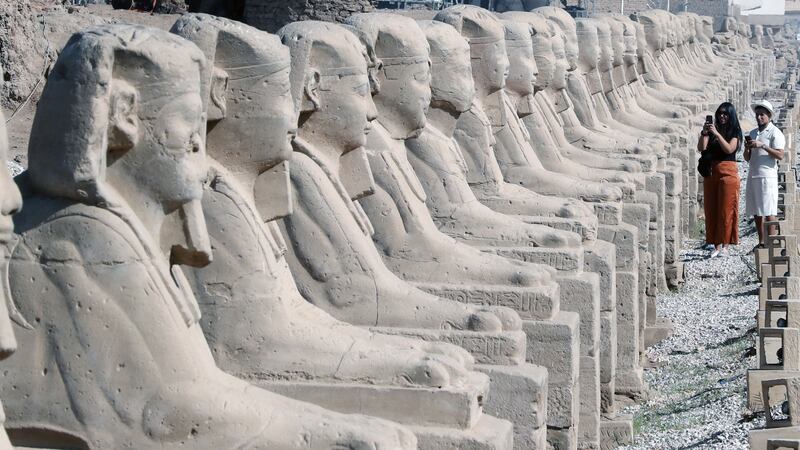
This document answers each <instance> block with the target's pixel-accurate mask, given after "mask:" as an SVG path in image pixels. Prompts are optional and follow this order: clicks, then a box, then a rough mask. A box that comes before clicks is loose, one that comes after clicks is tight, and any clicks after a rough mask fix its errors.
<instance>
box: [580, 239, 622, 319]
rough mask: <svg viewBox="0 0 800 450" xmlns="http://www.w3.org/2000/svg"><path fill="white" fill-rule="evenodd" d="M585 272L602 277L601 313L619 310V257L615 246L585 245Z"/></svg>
mask: <svg viewBox="0 0 800 450" xmlns="http://www.w3.org/2000/svg"><path fill="white" fill-rule="evenodd" d="M583 264H584V265H583V271H584V272H591V273H596V274H597V275H599V276H600V311H616V310H617V304H616V301H617V287H616V281H615V280H616V275H617V269H616V267H617V255H616V248H614V245H612V244H609V243H608V242H606V241H595V242H594V244H592V245H584V253H583Z"/></svg>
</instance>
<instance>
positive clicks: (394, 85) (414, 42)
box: [347, 13, 431, 139]
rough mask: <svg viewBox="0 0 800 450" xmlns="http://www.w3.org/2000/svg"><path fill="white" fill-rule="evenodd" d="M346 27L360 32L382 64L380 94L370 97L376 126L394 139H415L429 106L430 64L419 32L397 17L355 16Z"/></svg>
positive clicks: (379, 76)
mask: <svg viewBox="0 0 800 450" xmlns="http://www.w3.org/2000/svg"><path fill="white" fill-rule="evenodd" d="M347 23H348V24H349V25H351V26H353V27H355V28H357V29H358V30H360V31H361V33H362V38H363V39H364V40H366V41H368V42H369V45H370V46H372V47H373V48H374V50H375V56H376V57H377V58H378V59H379V60H380V61H381V67H380V69H379V70H378V71H377V82H378V83H379V85H380V91H379V92H378V93H376V94H375V95H374V96H373V100H374V102H375V106H376V107H377V109H378V122H380V123H381V125H383V126H384V127H385V128H386V129H387V130H388V131H389V133H390V134H391V136H392V137H393V138H395V139H407V138H409V137H413V136H415V135H417V134H418V133H419V132H420V131H422V129H423V128H425V123H426V118H425V115H426V114H427V112H428V107H429V106H430V102H431V89H430V79H431V67H430V66H431V62H430V54H429V48H428V41H427V40H426V39H425V35H424V34H423V33H422V30H420V28H419V26H418V25H417V23H416V22H415V21H414V20H413V19H410V18H408V17H404V16H401V15H399V14H386V13H364V14H355V15H353V16H350V17H349V18H348V19H347Z"/></svg>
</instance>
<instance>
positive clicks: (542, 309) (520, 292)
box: [412, 282, 560, 320]
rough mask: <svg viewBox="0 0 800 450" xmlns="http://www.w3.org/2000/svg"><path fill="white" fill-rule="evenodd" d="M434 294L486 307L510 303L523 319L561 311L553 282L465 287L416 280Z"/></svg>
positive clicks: (425, 289) (417, 284) (419, 285)
mask: <svg viewBox="0 0 800 450" xmlns="http://www.w3.org/2000/svg"><path fill="white" fill-rule="evenodd" d="M412 284H413V285H414V286H416V287H418V288H420V289H422V290H423V291H426V292H429V293H431V294H433V295H436V296H439V297H442V298H447V299H450V300H456V301H459V302H462V303H472V304H476V305H483V306H507V307H509V308H511V309H513V310H514V311H516V312H517V313H518V314H519V316H520V317H521V318H522V319H531V320H547V319H550V318H552V317H553V315H554V314H556V313H557V312H558V310H559V292H560V291H559V287H558V284H555V283H554V284H551V285H547V286H541V287H536V288H531V287H514V286H490V285H479V286H474V287H465V286H459V285H454V284H445V283H421V282H415V283H412Z"/></svg>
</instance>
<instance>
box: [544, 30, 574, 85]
mask: <svg viewBox="0 0 800 450" xmlns="http://www.w3.org/2000/svg"><path fill="white" fill-rule="evenodd" d="M547 25H548V26H549V27H550V30H551V32H552V33H553V39H552V40H551V42H552V44H553V45H552V48H553V58H554V61H555V64H554V67H553V81H552V82H551V83H550V87H551V88H552V89H555V90H560V89H566V87H567V72H569V61H568V60H567V52H566V47H565V43H566V39H565V37H564V34H563V33H562V32H561V29H560V28H559V27H558V25H556V24H555V23H553V22H552V21H547Z"/></svg>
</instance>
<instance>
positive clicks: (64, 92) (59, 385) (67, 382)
mask: <svg viewBox="0 0 800 450" xmlns="http://www.w3.org/2000/svg"><path fill="white" fill-rule="evenodd" d="M208 70H209V68H208V66H207V65H206V62H205V57H204V55H203V53H202V52H201V51H200V50H199V49H198V48H197V47H196V46H195V45H194V44H191V43H190V42H188V41H186V40H184V39H181V38H179V37H177V36H175V35H172V34H169V33H167V32H164V31H160V30H155V29H150V28H145V27H141V26H134V25H101V26H96V27H91V28H89V29H87V30H84V31H82V32H79V33H77V34H75V35H73V37H72V38H71V39H70V40H69V42H68V43H67V45H66V47H65V48H64V49H63V51H62V52H61V53H60V56H59V58H58V60H57V62H56V64H55V66H54V68H53V70H52V72H51V73H50V76H49V78H48V80H47V84H46V85H45V88H44V92H43V94H42V99H41V101H40V102H39V106H38V109H37V112H36V116H35V118H34V123H33V132H32V135H31V141H30V145H29V150H28V156H29V160H28V161H29V164H30V167H29V169H28V172H27V173H25V174H23V175H21V176H20V177H19V178H18V180H19V182H18V184H19V185H20V186H21V188H22V191H23V193H24V198H25V202H26V205H27V206H28V208H26V209H25V211H23V212H22V213H21V214H17V216H16V217H15V223H14V225H15V232H16V233H17V235H18V236H17V239H16V241H15V243H14V244H13V246H12V247H13V248H12V250H11V261H10V264H9V270H8V276H9V281H10V284H9V285H10V291H11V299H12V301H13V302H12V303H11V304H13V305H15V308H16V309H17V310H18V311H17V314H15V316H14V323H15V333H16V336H17V339H18V340H19V342H20V345H22V346H24V347H25V348H26V349H28V350H29V352H30V353H28V354H26V355H24V356H22V357H19V358H17V357H15V356H12V357H11V358H9V363H8V364H7V366H6V367H5V368H4V376H3V378H2V381H0V389H1V390H2V394H3V399H4V400H5V402H6V407H7V413H8V420H7V423H6V425H7V427H8V428H9V429H10V430H12V431H13V430H16V434H15V435H16V436H17V437H18V439H19V441H20V442H21V443H23V444H22V445H25V446H31V447H41V446H42V445H45V446H47V447H49V448H52V446H56V447H57V448H65V447H68V448H155V447H157V448H164V449H168V448H174V449H177V448H185V447H186V445H187V442H190V443H191V444H188V445H191V446H192V447H193V448H198V449H233V448H261V449H311V448H337V447H344V448H404V449H413V448H416V439H415V437H414V435H412V434H411V433H410V432H409V431H407V430H405V429H404V428H402V427H400V426H397V425H394V424H390V423H388V422H385V421H382V420H379V419H373V418H368V417H364V416H348V415H342V414H338V413H333V412H329V411H326V410H324V409H322V408H319V407H317V406H313V405H311V404H307V403H302V402H297V401H294V400H289V399H287V398H284V397H281V396H278V395H275V394H272V393H270V392H267V391H264V390H261V389H258V388H256V387H254V386H252V385H250V384H248V383H247V382H245V381H243V380H240V379H237V378H235V377H233V376H231V375H228V374H226V373H224V372H223V371H222V370H220V369H219V368H218V367H217V366H216V364H215V362H214V359H213V356H212V354H211V352H210V351H209V347H208V344H207V343H206V340H205V338H204V337H203V333H202V330H201V329H200V326H199V324H198V321H199V319H200V308H199V305H198V303H197V301H196V299H195V297H194V295H193V294H192V292H191V290H190V288H189V286H188V281H187V279H186V277H185V276H184V275H183V272H182V270H181V265H184V264H187V265H194V266H202V265H205V264H207V263H208V262H209V261H211V260H212V256H211V253H210V244H209V239H208V235H207V233H206V232H205V225H204V223H205V222H204V217H203V212H202V207H201V203H200V202H201V199H202V196H203V183H204V181H205V179H206V177H207V173H208V166H207V164H206V161H205V137H204V135H205V129H206V118H205V114H206V113H205V102H204V92H205V91H206V89H207V85H206V82H207V79H208V78H207V74H208ZM4 192H5V191H4ZM173 214H175V215H177V218H176V219H174V220H177V221H179V222H181V224H182V227H180V228H179V230H180V232H178V233H174V232H172V231H167V232H166V233H165V234H163V235H162V234H161V232H160V230H162V229H163V227H164V226H166V224H167V223H169V221H170V220H171V219H170V216H172V215H173ZM165 253H168V255H169V256H167V255H166V254H165Z"/></svg>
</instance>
